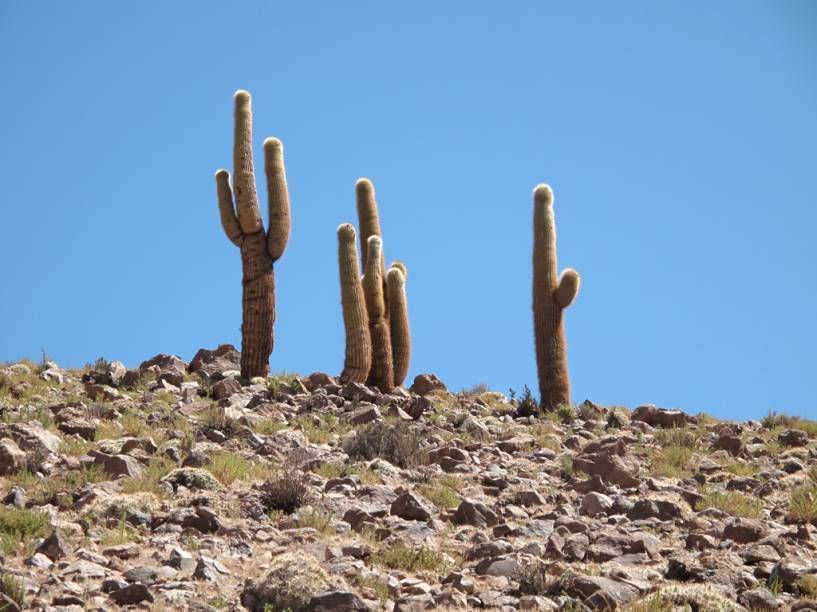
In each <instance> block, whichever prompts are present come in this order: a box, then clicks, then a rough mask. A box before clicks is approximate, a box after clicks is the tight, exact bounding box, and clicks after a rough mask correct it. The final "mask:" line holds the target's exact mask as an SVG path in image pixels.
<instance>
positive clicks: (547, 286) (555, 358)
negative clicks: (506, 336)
mask: <svg viewBox="0 0 817 612" xmlns="http://www.w3.org/2000/svg"><path fill="white" fill-rule="evenodd" d="M579 283H580V278H579V273H578V272H576V271H575V270H573V269H571V268H567V269H565V270H564V272H562V275H561V277H558V276H557V264H556V222H555V221H554V218H553V192H552V191H551V189H550V187H548V186H547V185H538V186H537V187H536V189H534V191H533V326H534V333H535V339H536V367H537V370H538V374H539V398H540V403H541V405H542V407H543V408H545V409H550V410H552V409H555V408H556V407H558V406H560V405H566V404H570V377H569V376H568V372H567V347H566V344H565V332H564V323H563V321H562V313H563V311H564V309H565V308H567V307H568V306H570V304H571V303H572V302H573V300H574V299H575V297H576V294H577V293H578V291H579Z"/></svg>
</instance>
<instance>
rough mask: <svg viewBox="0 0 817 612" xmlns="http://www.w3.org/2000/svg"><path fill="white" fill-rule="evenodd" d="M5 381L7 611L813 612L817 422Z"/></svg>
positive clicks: (460, 396) (218, 364) (220, 360)
mask: <svg viewBox="0 0 817 612" xmlns="http://www.w3.org/2000/svg"><path fill="white" fill-rule="evenodd" d="M238 364H239V354H238V353H237V352H236V350H235V349H234V348H233V347H231V346H226V345H225V346H222V347H219V348H218V349H217V350H215V351H207V350H202V351H199V353H198V354H197V355H196V356H195V357H194V359H193V360H192V361H191V362H190V363H189V364H188V363H185V362H184V361H182V360H181V359H179V358H177V357H173V356H168V355H158V356H156V357H155V358H153V359H150V360H148V361H146V362H144V363H143V364H141V366H140V367H139V368H138V369H136V370H128V369H126V368H125V367H124V366H123V365H122V364H121V363H117V362H113V363H108V362H105V361H102V360H100V361H98V362H97V363H96V364H94V365H93V366H89V367H86V368H85V369H84V370H63V369H60V368H59V367H58V366H57V365H56V364H54V363H52V362H48V361H45V362H44V363H42V364H33V363H28V362H25V363H17V364H12V365H7V366H3V367H0V500H1V501H2V503H1V504H0V574H2V575H0V609H2V610H8V611H11V610H66V611H67V610H71V611H79V610H100V611H101V610H115V609H120V607H122V608H128V607H130V608H131V609H140V610H198V611H204V610H225V609H226V610H253V611H266V610H291V611H293V612H296V611H299V610H312V611H318V610H323V611H327V612H328V611H330V610H331V611H344V610H401V611H407V610H428V609H440V610H472V609H486V610H517V609H518V610H585V609H593V610H605V609H619V610H630V611H656V612H660V611H664V610H667V611H669V610H744V609H748V610H787V609H791V610H817V527H815V526H816V525H817V423H815V422H814V421H807V420H803V419H797V418H793V417H785V416H781V415H770V416H769V417H767V418H766V419H764V420H763V422H757V421H748V422H742V423H737V422H726V421H718V420H716V419H714V418H712V417H709V416H706V415H698V416H690V415H687V414H684V413H683V412H680V411H677V410H662V409H656V408H655V407H653V406H641V407H639V408H637V409H636V410H634V411H632V412H630V411H628V410H626V409H624V408H620V407H603V406H598V405H595V404H593V403H591V402H589V401H586V402H584V403H582V404H580V405H578V406H576V407H575V408H571V407H567V408H563V409H561V410H559V411H558V412H554V413H547V414H544V415H538V414H537V410H536V407H535V405H534V404H533V403H532V401H531V400H530V398H529V397H520V398H507V397H505V396H503V395H502V394H500V393H494V392H489V391H487V390H484V389H481V388H475V389H472V390H469V391H465V392H461V393H457V394H451V393H449V392H448V391H447V390H446V389H445V387H444V385H443V384H442V383H441V382H440V381H439V380H437V379H436V378H435V377H433V376H431V375H421V376H418V377H417V379H416V380H415V381H414V384H413V385H412V387H411V389H410V390H408V391H406V390H403V389H396V390H395V391H394V392H393V393H391V394H388V395H386V394H382V393H379V392H376V391H373V390H371V389H368V388H366V387H364V386H362V385H359V384H354V383H350V384H347V385H340V384H338V382H337V381H336V380H335V379H334V378H333V377H332V376H329V375H327V374H323V373H314V374H311V375H309V376H305V377H296V376H274V377H270V378H269V379H253V380H252V381H249V382H244V383H242V382H240V381H239V380H238V378H237V376H238V373H237V370H238Z"/></svg>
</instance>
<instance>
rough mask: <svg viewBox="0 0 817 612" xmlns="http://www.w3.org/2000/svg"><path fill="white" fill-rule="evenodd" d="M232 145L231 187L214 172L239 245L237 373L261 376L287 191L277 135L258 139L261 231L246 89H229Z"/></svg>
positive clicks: (230, 232)
mask: <svg viewBox="0 0 817 612" xmlns="http://www.w3.org/2000/svg"><path fill="white" fill-rule="evenodd" d="M234 138H235V140H234V145H233V171H234V174H235V176H234V188H231V186H230V173H229V172H227V171H226V170H219V171H218V172H216V191H217V193H218V207H219V212H220V214H221V225H222V227H223V228H224V233H225V234H226V235H227V238H229V239H230V241H231V242H232V243H233V244H235V245H236V246H237V247H239V249H240V250H241V265H242V270H243V274H242V287H243V295H242V310H243V313H242V322H241V376H242V377H244V378H252V377H253V376H266V375H267V373H268V371H269V358H270V354H271V353H272V347H273V344H274V332H273V325H274V323H275V274H274V271H273V264H274V263H275V261H277V260H278V259H279V258H280V257H281V256H282V255H283V254H284V251H285V250H286V246H287V242H288V240H289V231H290V207H289V194H288V192H287V183H286V174H285V170H284V157H283V145H282V144H281V141H280V140H277V139H275V138H268V139H267V140H266V141H264V157H265V163H264V169H265V171H266V175H267V187H268V194H269V218H270V223H269V225H270V227H269V231H267V232H265V231H264V224H263V222H262V221H261V211H260V209H259V207H258V193H257V191H256V188H255V170H254V168H253V157H252V100H251V98H250V94H249V92H246V91H243V90H239V91H237V92H236V94H235V135H234Z"/></svg>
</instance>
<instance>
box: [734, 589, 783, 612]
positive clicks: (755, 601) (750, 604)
mask: <svg viewBox="0 0 817 612" xmlns="http://www.w3.org/2000/svg"><path fill="white" fill-rule="evenodd" d="M738 603H739V604H741V605H742V606H746V607H747V608H749V609H750V610H780V609H781V608H782V607H783V606H782V605H781V601H780V600H779V599H777V597H775V595H774V593H772V592H771V591H770V590H769V589H765V588H762V587H760V588H757V589H752V590H751V591H744V592H743V593H741V594H740V595H739V596H738Z"/></svg>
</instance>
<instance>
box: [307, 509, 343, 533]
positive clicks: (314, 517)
mask: <svg viewBox="0 0 817 612" xmlns="http://www.w3.org/2000/svg"><path fill="white" fill-rule="evenodd" d="M334 518H335V515H334V513H332V512H330V511H328V510H322V509H320V508H318V509H314V510H311V511H310V512H304V513H301V514H300V515H299V516H298V527H309V528H311V529H314V530H315V531H317V532H318V533H321V534H323V535H329V534H332V533H335V528H334V527H333V526H332V519H334Z"/></svg>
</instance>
